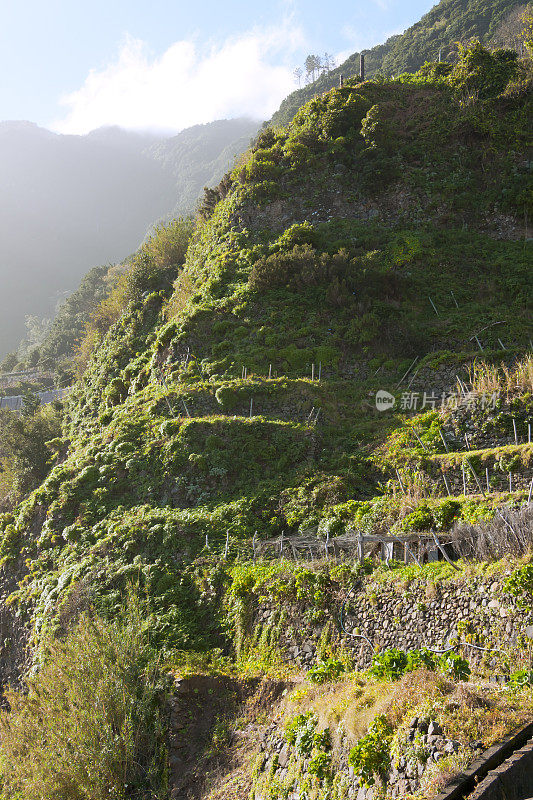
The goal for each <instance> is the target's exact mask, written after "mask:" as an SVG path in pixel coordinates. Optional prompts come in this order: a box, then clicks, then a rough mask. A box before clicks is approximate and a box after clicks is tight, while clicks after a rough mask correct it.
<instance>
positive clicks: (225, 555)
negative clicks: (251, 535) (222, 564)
mask: <svg viewBox="0 0 533 800" xmlns="http://www.w3.org/2000/svg"><path fill="white" fill-rule="evenodd" d="M228 547H229V531H226V547H225V548H224V558H227V557H228Z"/></svg>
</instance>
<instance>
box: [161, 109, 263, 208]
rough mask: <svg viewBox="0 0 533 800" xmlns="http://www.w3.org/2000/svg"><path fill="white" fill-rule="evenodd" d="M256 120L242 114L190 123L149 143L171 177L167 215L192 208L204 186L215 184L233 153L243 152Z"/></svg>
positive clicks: (232, 157) (230, 163)
mask: <svg viewBox="0 0 533 800" xmlns="http://www.w3.org/2000/svg"><path fill="white" fill-rule="evenodd" d="M259 127H260V123H259V122H258V121H257V120H251V119H246V118H240V119H221V120H217V121H216V122H210V123H209V124H207V125H194V126H193V127H192V128H187V129H186V130H184V131H181V132H180V133H178V135H177V136H173V137H172V138H171V139H165V140H164V141H161V142H157V143H155V144H153V145H151V146H150V147H149V149H148V150H147V153H149V154H150V155H151V156H152V157H153V158H154V159H155V160H156V161H157V162H158V163H159V164H160V165H161V166H162V167H163V168H164V170H165V172H166V173H167V174H169V175H171V176H172V178H173V179H174V180H175V192H176V194H175V197H176V200H175V205H174V206H173V208H172V210H171V211H170V214H169V216H183V215H185V214H189V213H190V212H191V211H193V210H194V209H195V206H196V203H197V200H198V197H199V195H200V193H201V191H202V189H203V188H204V186H214V185H216V184H217V183H218V182H219V181H220V179H221V178H222V176H223V175H224V173H225V172H227V169H228V166H230V165H232V164H233V162H234V160H235V157H236V156H239V155H240V154H241V153H244V152H245V151H246V150H247V149H248V147H249V146H250V141H251V139H252V138H253V137H254V136H255V135H256V134H257V131H258V130H259Z"/></svg>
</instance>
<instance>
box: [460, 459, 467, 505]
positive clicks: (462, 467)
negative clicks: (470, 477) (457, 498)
mask: <svg viewBox="0 0 533 800" xmlns="http://www.w3.org/2000/svg"><path fill="white" fill-rule="evenodd" d="M461 469H462V471H463V495H464V496H465V497H466V475H465V465H464V464H463V465H462V466H461Z"/></svg>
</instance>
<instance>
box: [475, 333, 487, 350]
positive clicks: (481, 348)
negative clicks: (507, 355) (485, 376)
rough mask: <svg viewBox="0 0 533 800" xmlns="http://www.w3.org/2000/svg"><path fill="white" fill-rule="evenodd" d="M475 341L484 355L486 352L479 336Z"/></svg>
mask: <svg viewBox="0 0 533 800" xmlns="http://www.w3.org/2000/svg"><path fill="white" fill-rule="evenodd" d="M474 339H475V340H476V342H477V343H478V346H479V349H480V350H481V352H482V353H484V352H485V351H484V350H483V347H482V346H481V342H480V341H479V339H478V338H477V336H474Z"/></svg>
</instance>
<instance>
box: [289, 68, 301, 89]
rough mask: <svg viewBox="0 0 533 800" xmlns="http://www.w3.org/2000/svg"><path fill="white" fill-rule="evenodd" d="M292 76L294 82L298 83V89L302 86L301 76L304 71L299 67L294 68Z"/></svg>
mask: <svg viewBox="0 0 533 800" xmlns="http://www.w3.org/2000/svg"><path fill="white" fill-rule="evenodd" d="M292 74H293V75H294V80H295V81H297V82H298V88H299V87H300V86H301V85H302V75H303V74H304V71H303V69H302V68H301V67H296V69H295V70H294V72H293V73H292Z"/></svg>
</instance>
